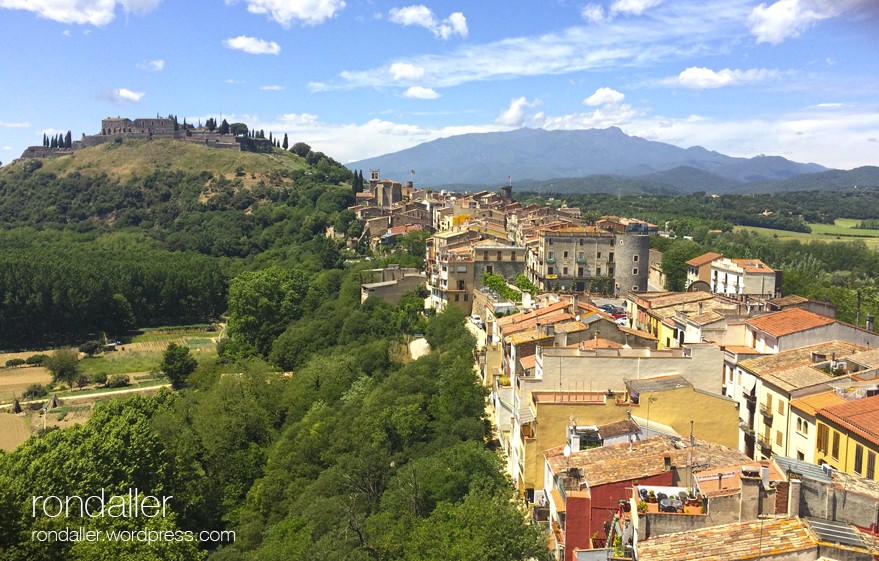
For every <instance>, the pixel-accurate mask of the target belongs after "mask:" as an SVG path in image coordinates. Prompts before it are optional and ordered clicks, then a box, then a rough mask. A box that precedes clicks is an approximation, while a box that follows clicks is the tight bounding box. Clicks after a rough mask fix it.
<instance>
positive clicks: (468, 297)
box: [464, 294, 470, 302]
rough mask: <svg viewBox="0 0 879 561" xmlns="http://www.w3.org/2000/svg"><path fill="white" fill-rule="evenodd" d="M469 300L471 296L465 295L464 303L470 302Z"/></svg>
mask: <svg viewBox="0 0 879 561" xmlns="http://www.w3.org/2000/svg"><path fill="white" fill-rule="evenodd" d="M469 299H470V295H469V294H465V295H464V301H465V302H466V301H467V300H469Z"/></svg>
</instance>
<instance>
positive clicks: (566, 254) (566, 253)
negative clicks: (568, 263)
mask: <svg viewBox="0 0 879 561" xmlns="http://www.w3.org/2000/svg"><path fill="white" fill-rule="evenodd" d="M567 258H568V252H567V251H566V252H565V259H567Z"/></svg>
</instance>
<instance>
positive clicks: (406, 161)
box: [347, 127, 826, 190]
mask: <svg viewBox="0 0 879 561" xmlns="http://www.w3.org/2000/svg"><path fill="white" fill-rule="evenodd" d="M347 166H348V168H349V169H364V170H368V169H380V170H381V174H382V177H383V178H387V179H396V180H398V181H403V180H407V179H408V178H409V177H410V174H411V171H412V170H415V182H416V186H419V187H436V186H438V185H449V184H479V185H497V184H500V183H503V182H504V180H506V179H507V177H508V176H510V175H512V176H513V180H514V186H515V183H516V182H518V181H521V180H523V179H533V180H536V181H543V180H550V179H555V178H570V177H588V176H594V175H613V176H627V177H632V176H645V175H651V174H655V173H657V172H664V171H668V170H672V169H675V168H679V167H688V168H693V169H696V170H703V171H707V172H710V173H712V174H715V175H719V176H721V177H724V178H727V179H729V180H732V181H733V182H736V181H739V182H742V181H762V180H781V179H787V178H789V177H792V176H796V175H799V174H803V173H814V172H819V171H825V170H826V168H824V167H823V166H820V165H817V164H800V163H797V162H792V161H790V160H787V159H785V158H781V157H756V158H733V157H731V156H726V155H724V154H720V153H718V152H713V151H710V150H706V149H705V148H702V147H700V146H694V147H691V148H679V147H677V146H672V145H671V144H665V143H662V142H654V141H650V140H645V139H643V138H639V137H637V136H629V135H627V134H625V133H624V132H623V131H622V130H620V129H619V128H617V127H610V128H607V129H588V130H572V131H547V130H543V129H518V130H514V131H509V132H492V133H471V134H464V135H459V136H453V137H449V138H441V139H438V140H433V141H431V142H425V143H424V144H419V145H418V146H414V147H412V148H408V149H406V150H401V151H399V152H394V153H392V154H385V155H383V156H377V157H374V158H368V159H365V160H360V161H357V162H351V163H349V164H347ZM681 175H686V174H683V173H682V172H679V173H678V174H677V175H675V174H673V175H672V177H673V178H677V180H678V181H679V182H680V183H681V184H686V185H687V187H682V188H685V189H692V190H702V189H701V188H698V189H697V188H694V186H693V185H692V182H693V181H695V180H696V177H695V176H693V177H691V178H689V179H682V178H681V177H679V176H681ZM691 175H692V174H691ZM706 177H707V176H706ZM650 179H651V180H662V179H661V178H655V177H651V178H650ZM662 181H663V182H665V181H668V180H662ZM710 182H711V184H712V185H716V184H717V183H718V181H717V179H716V178H712V179H711V180H710Z"/></svg>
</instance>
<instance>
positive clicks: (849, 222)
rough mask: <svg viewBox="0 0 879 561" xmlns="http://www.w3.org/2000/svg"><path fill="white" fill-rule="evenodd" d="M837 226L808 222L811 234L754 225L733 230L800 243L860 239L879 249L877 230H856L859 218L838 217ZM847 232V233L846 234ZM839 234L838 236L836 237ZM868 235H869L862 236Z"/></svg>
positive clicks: (872, 247) (737, 227)
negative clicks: (752, 232)
mask: <svg viewBox="0 0 879 561" xmlns="http://www.w3.org/2000/svg"><path fill="white" fill-rule="evenodd" d="M836 223H837V226H831V225H829V224H809V227H810V228H812V233H811V234H805V233H803V232H788V231H787V230H773V229H771V228H756V227H754V226H736V227H735V230H736V231H739V230H748V231H754V232H757V233H758V234H762V235H764V236H768V237H770V238H772V237H776V238H778V239H780V240H799V241H800V242H802V243H809V242H811V241H819V242H828V243H829V242H853V241H856V240H860V241H862V242H864V243H865V244H867V247H869V248H870V249H879V230H856V229H854V228H852V226H853V225H855V224H858V223H860V220H854V219H851V218H838V219H837V220H836ZM846 234H848V235H846ZM837 236H839V238H837ZM862 236H869V237H862Z"/></svg>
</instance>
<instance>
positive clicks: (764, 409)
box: [760, 403, 772, 419]
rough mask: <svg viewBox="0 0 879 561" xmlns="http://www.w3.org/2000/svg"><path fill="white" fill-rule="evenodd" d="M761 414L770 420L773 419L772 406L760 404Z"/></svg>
mask: <svg viewBox="0 0 879 561" xmlns="http://www.w3.org/2000/svg"><path fill="white" fill-rule="evenodd" d="M760 414H761V415H763V416H764V417H767V418H769V419H771V418H772V406H771V405H766V404H765V403H761V404H760Z"/></svg>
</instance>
